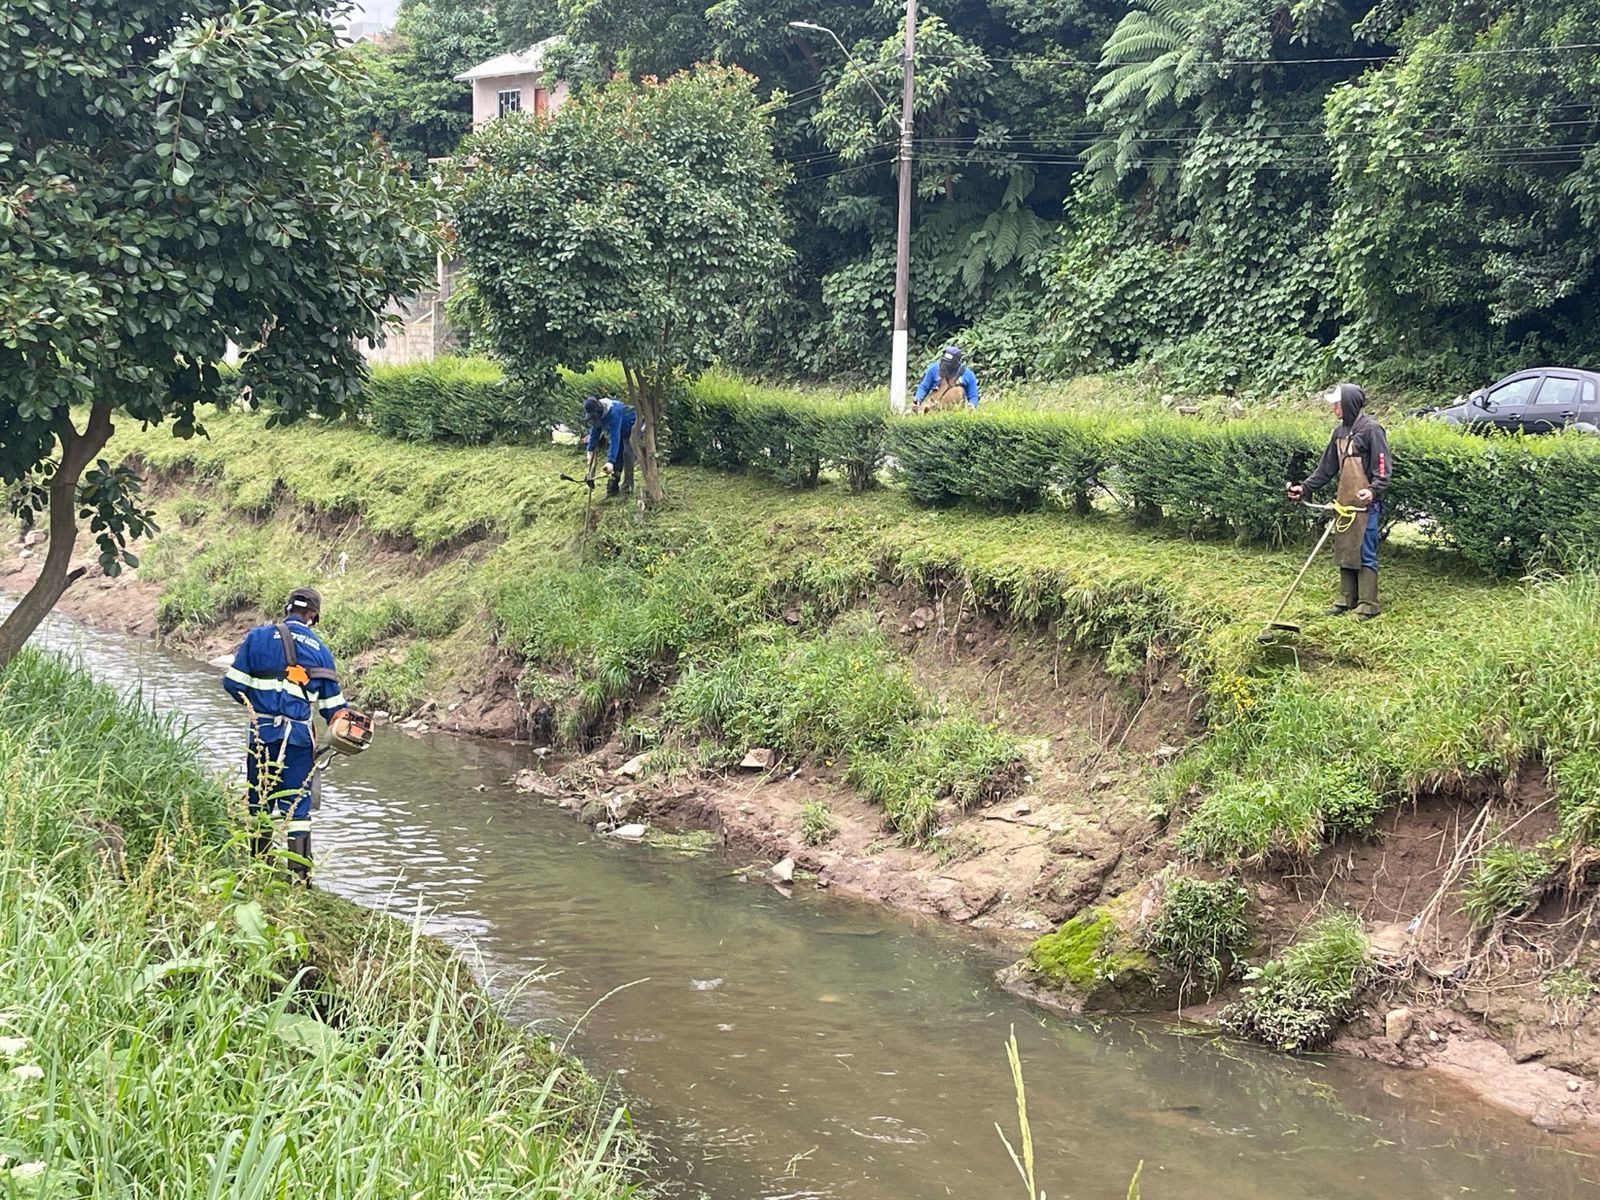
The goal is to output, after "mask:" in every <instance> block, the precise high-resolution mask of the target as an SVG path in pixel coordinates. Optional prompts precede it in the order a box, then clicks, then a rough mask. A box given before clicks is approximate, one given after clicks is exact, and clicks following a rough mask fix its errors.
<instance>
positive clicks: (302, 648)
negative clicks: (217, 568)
mask: <svg viewBox="0 0 1600 1200" xmlns="http://www.w3.org/2000/svg"><path fill="white" fill-rule="evenodd" d="M321 615H322V597H321V596H319V595H318V594H317V592H316V591H315V590H314V589H312V588H308V587H300V588H295V589H294V591H292V592H290V593H289V602H288V604H287V606H286V607H285V609H284V615H283V620H281V621H274V622H272V623H271V624H267V625H257V626H256V627H255V628H254V629H252V630H251V631H250V632H249V633H247V634H245V638H244V641H243V642H241V643H240V645H239V650H238V652H237V653H236V654H235V655H234V656H233V666H231V667H229V668H228V670H227V672H226V673H225V674H224V675H223V677H222V686H223V688H225V689H226V690H227V693H228V695H230V696H232V697H233V698H234V699H235V700H237V701H239V703H241V704H243V705H244V706H245V708H246V710H247V711H248V712H249V714H250V736H249V740H248V742H247V744H246V750H245V765H244V769H245V780H246V782H247V783H248V785H249V790H248V796H249V802H250V813H251V815H252V816H255V817H257V818H258V819H259V820H260V821H261V827H260V828H259V829H258V830H257V832H256V835H255V840H254V841H253V843H252V849H253V850H254V851H255V853H256V854H257V855H266V854H268V853H270V852H271V851H272V847H273V842H274V831H273V830H272V829H271V828H270V827H268V825H267V822H268V820H272V819H277V818H285V819H286V823H287V827H288V850H289V855H290V858H289V865H290V869H291V870H293V871H294V873H295V874H296V875H297V876H298V877H299V879H300V881H301V882H302V883H309V882H310V877H311V805H312V792H313V787H314V784H315V779H314V773H313V764H314V762H315V759H316V750H317V747H316V731H315V729H314V728H313V726H312V720H313V714H314V713H316V712H320V713H321V714H322V717H323V719H324V720H325V721H327V722H328V723H329V726H330V729H333V730H335V731H336V729H337V727H336V726H335V724H334V723H335V721H336V719H341V718H342V719H344V720H345V722H346V723H348V717H349V715H350V710H349V705H348V704H346V703H345V698H344V696H343V695H342V694H341V693H340V690H339V678H338V675H337V674H336V673H335V670H334V664H333V653H332V652H331V651H330V650H329V649H328V647H327V646H326V645H324V644H323V641H322V639H321V638H319V637H318V636H317V635H316V634H315V633H314V632H313V631H312V627H313V626H315V625H316V623H317V620H318V618H320V617H321ZM336 740H337V739H336Z"/></svg>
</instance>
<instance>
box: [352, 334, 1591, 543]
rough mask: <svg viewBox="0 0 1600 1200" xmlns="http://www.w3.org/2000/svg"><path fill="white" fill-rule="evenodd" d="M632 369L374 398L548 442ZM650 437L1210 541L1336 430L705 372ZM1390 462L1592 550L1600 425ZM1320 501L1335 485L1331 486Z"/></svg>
mask: <svg viewBox="0 0 1600 1200" xmlns="http://www.w3.org/2000/svg"><path fill="white" fill-rule="evenodd" d="M623 390H624V387H623V376H622V369H621V367H620V366H618V365H616V364H614V363H612V364H601V365H599V366H597V367H595V368H594V369H592V370H590V371H587V372H584V373H582V374H578V373H573V372H562V373H561V374H560V376H559V377H558V379H557V380H556V381H555V382H554V383H553V384H551V385H550V386H548V387H545V388H540V389H537V390H536V391H535V390H533V389H527V388H524V387H521V386H520V385H517V384H516V383H515V382H513V381H508V380H505V379H503V378H502V376H501V373H500V369H499V368H498V367H497V366H496V365H495V364H493V363H490V362H487V361H484V360H473V359H440V360H438V361H436V362H433V363H428V364H423V365H419V366H415V367H393V368H378V369H377V370H375V371H373V373H372V378H371V380H370V382H369V384H368V386H367V391H366V396H367V405H368V413H369V415H370V418H371V421H372V424H373V427H374V428H375V429H377V430H378V431H379V432H381V433H385V434H388V435H390V436H393V437H402V438H407V439H410V440H414V441H452V442H466V443H477V442H486V441H494V440H511V441H542V440H546V439H548V437H549V435H550V431H551V430H552V429H553V428H554V427H555V426H557V425H560V424H564V425H566V426H567V427H568V428H573V427H574V426H575V425H576V424H577V423H578V420H579V418H578V412H579V409H580V406H581V404H582V399H583V397H584V396H587V395H609V396H616V395H620V394H621V393H622V392H623ZM666 425H667V429H666V430H665V436H660V435H661V431H658V437H659V442H658V448H659V449H660V451H661V453H662V455H663V457H664V458H665V459H666V460H667V461H668V462H671V463H679V464H684V463H688V464H694V465H697V466H702V467H707V468H710V469H712V470H720V471H749V472H751V473H754V474H758V475H763V476H765V477H767V478H770V479H772V480H774V481H776V482H778V483H781V484H783V485H785V486H788V487H814V486H815V485H816V483H817V481H818V479H819V478H820V477H821V475H822V473H823V472H824V471H834V472H837V473H838V474H839V475H840V477H841V478H842V479H843V481H844V482H845V483H846V485H847V486H848V487H849V488H850V489H851V490H852V491H863V490H865V489H867V488H869V487H873V486H875V484H876V482H877V480H878V477H879V475H880V474H881V472H882V469H883V467H884V464H885V462H886V461H888V459H889V458H891V457H892V459H893V462H894V469H895V474H896V476H897V478H898V479H899V480H900V481H901V482H902V483H903V484H904V486H905V488H906V491H907V493H908V494H909V495H910V496H911V497H912V498H913V499H914V500H916V501H918V502H919V503H922V504H931V505H947V504H955V503H958V502H976V503H979V504H983V505H987V506H991V507H995V508H1000V509H1005V510H1010V511H1017V510H1024V509H1035V508H1052V507H1059V508H1066V509H1071V510H1073V511H1076V512H1080V513H1082V512H1087V511H1088V509H1089V507H1090V503H1091V501H1092V499H1093V497H1094V495H1095V493H1096V492H1097V491H1101V490H1103V491H1105V492H1107V493H1109V494H1110V495H1112V496H1114V497H1115V498H1116V499H1117V500H1118V501H1119V502H1120V503H1121V504H1123V505H1124V506H1125V507H1126V508H1128V509H1130V510H1131V511H1132V512H1133V513H1134V514H1135V515H1136V516H1137V517H1139V518H1141V519H1143V520H1147V521H1157V520H1160V521H1165V522H1169V523H1171V524H1174V525H1176V526H1177V527H1179V528H1181V529H1182V530H1184V531H1185V532H1187V533H1190V534H1193V535H1195V536H1203V537H1233V538H1236V539H1238V540H1239V541H1241V542H1249V543H1270V544H1278V543H1283V542H1287V541H1291V540H1297V539H1301V538H1304V537H1305V536H1306V535H1307V534H1308V532H1309V531H1310V529H1311V528H1312V527H1313V526H1314V524H1315V517H1314V516H1313V515H1312V514H1311V513H1309V512H1308V511H1307V510H1306V509H1303V508H1300V507H1297V506H1294V505H1290V504H1286V503H1285V502H1284V499H1283V486H1284V483H1285V482H1286V481H1288V480H1291V479H1295V480H1297V479H1303V478H1304V477H1305V476H1306V475H1307V474H1309V473H1310V471H1311V469H1312V468H1313V466H1315V464H1316V461H1317V457H1318V456H1319V455H1320V454H1321V452H1322V448H1323V446H1324V445H1326V443H1327V437H1328V428H1329V427H1328V426H1327V425H1324V424H1322V423H1320V422H1314V421H1312V420H1311V419H1309V418H1303V417H1295V416H1271V417H1251V418H1239V419H1227V420H1215V419H1212V420H1207V419H1202V418H1192V417H1179V416H1166V415H1159V416H1152V417H1138V416H1132V415H1126V414H1113V415H1105V414H1094V415H1084V414H1080V413H1031V412H1016V411H1007V410H1004V409H999V410H996V409H983V410H980V411H979V412H976V413H973V412H967V411H957V412H947V413H936V414H931V415H926V416H915V417H906V418H892V417H890V416H889V415H888V413H887V412H886V411H885V410H884V406H883V404H882V402H881V400H876V399H872V398H869V397H859V398H845V399H834V400H827V399H815V400H813V399H808V398H805V397H803V396H800V395H798V394H796V393H794V392H791V391H780V390H777V389H767V388H756V387H751V386H749V385H746V384H744V383H743V382H742V381H740V380H737V379H733V378H731V377H729V376H726V375H722V374H720V373H717V372H712V373H710V374H707V375H705V376H704V377H702V378H701V379H699V380H697V381H695V382H694V383H692V384H688V385H684V386H681V387H680V388H678V389H677V390H676V391H675V392H674V393H673V394H672V395H671V396H669V397H668V399H667V404H666ZM1390 444H1391V446H1392V447H1393V450H1394V455H1395V462H1396V464H1397V472H1396V475H1395V478H1394V481H1393V483H1392V484H1391V485H1390V488H1389V496H1388V505H1387V512H1386V519H1387V520H1389V521H1393V520H1396V519H1399V520H1414V521H1417V522H1418V523H1419V524H1420V525H1421V526H1422V528H1423V529H1424V530H1425V531H1426V532H1427V533H1428V534H1429V536H1431V537H1433V538H1434V539H1435V540H1437V541H1439V542H1441V543H1442V544H1445V545H1448V546H1453V547H1454V548H1456V549H1457V550H1458V551H1459V552H1460V553H1461V555H1462V557H1463V558H1465V559H1466V560H1467V561H1468V562H1471V563H1472V564H1474V565H1475V566H1478V567H1480V568H1482V569H1484V570H1488V571H1492V572H1496V573H1500V574H1515V573H1518V572H1522V571H1525V570H1527V569H1529V568H1530V567H1532V566H1535V565H1537V564H1540V563H1550V564H1552V565H1563V564H1573V563H1578V562H1581V561H1587V560H1588V559H1589V557H1590V556H1592V555H1593V554H1595V553H1596V551H1597V550H1600V439H1596V438H1593V437H1589V436H1585V435H1583V434H1567V435H1562V436H1544V437H1520V436H1513V437H1503V436H1495V437H1480V436H1476V435H1472V434H1466V433H1462V432H1460V431H1457V430H1454V429H1451V428H1448V427H1446V426H1444V425H1440V424H1437V423H1434V422H1429V421H1413V422H1404V423H1401V424H1398V425H1397V426H1395V427H1394V428H1393V429H1391V430H1390ZM1324 498H1325V497H1324Z"/></svg>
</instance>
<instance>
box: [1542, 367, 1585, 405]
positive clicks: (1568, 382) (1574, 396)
mask: <svg viewBox="0 0 1600 1200" xmlns="http://www.w3.org/2000/svg"><path fill="white" fill-rule="evenodd" d="M1579 386H1580V384H1579V381H1578V380H1577V379H1574V378H1573V377H1572V376H1570V375H1546V376H1545V377H1544V387H1543V388H1541V389H1540V391H1539V407H1540V408H1554V409H1560V410H1561V411H1562V412H1572V411H1574V410H1576V409H1577V407H1578V388H1579Z"/></svg>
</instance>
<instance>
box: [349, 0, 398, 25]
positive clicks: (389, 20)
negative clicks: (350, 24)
mask: <svg viewBox="0 0 1600 1200" xmlns="http://www.w3.org/2000/svg"><path fill="white" fill-rule="evenodd" d="M399 8H400V0H361V3H358V4H357V5H356V6H355V9H354V10H353V11H352V12H351V13H350V20H352V21H381V22H382V23H383V24H385V25H393V24H394V14H395V12H396V11H397V10H398V9H399Z"/></svg>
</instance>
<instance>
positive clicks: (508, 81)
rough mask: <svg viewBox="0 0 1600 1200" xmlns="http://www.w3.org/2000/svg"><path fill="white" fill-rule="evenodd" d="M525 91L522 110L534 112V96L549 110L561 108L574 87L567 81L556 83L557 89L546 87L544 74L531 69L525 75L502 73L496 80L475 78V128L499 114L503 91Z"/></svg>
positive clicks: (473, 110)
mask: <svg viewBox="0 0 1600 1200" xmlns="http://www.w3.org/2000/svg"><path fill="white" fill-rule="evenodd" d="M518 88H520V89H521V90H522V111H523V112H535V111H539V110H538V109H536V108H535V98H536V97H539V98H540V102H541V103H543V104H544V106H545V108H546V110H552V109H556V108H559V107H560V106H561V105H562V103H564V102H565V101H566V98H567V94H568V92H569V91H570V90H571V89H569V88H568V87H567V85H566V83H565V82H560V83H557V84H556V86H555V89H554V91H551V90H550V89H548V88H546V87H545V84H544V73H543V72H540V71H534V72H530V73H528V74H525V75H500V76H497V77H495V78H493V79H475V80H473V81H472V127H473V128H474V129H476V128H477V127H478V126H479V125H482V124H483V123H484V122H486V121H492V120H494V119H495V118H496V117H498V116H499V115H500V93H501V92H509V91H515V90H516V89H518Z"/></svg>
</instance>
